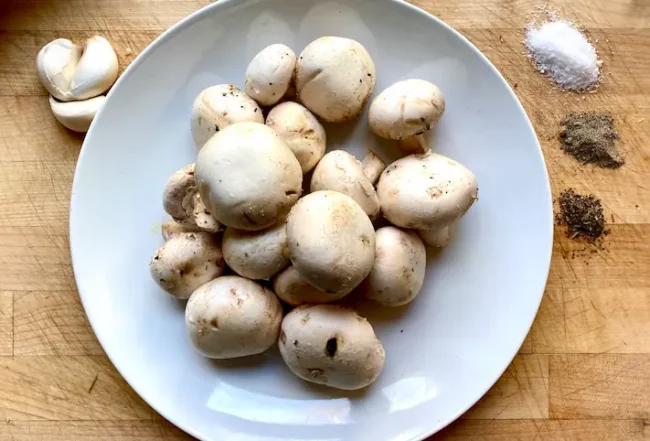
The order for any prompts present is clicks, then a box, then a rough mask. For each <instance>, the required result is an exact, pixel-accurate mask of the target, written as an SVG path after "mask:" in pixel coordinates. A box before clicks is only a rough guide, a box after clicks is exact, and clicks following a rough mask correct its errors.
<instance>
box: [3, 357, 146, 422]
mask: <svg viewBox="0 0 650 441" xmlns="http://www.w3.org/2000/svg"><path fill="white" fill-rule="evenodd" d="M0 371H1V372H2V375H1V376H0V420H3V419H7V418H9V419H10V420H12V421H15V420H151V419H157V418H159V417H158V416H157V414H156V413H155V412H154V411H153V410H151V409H150V408H149V407H148V406H147V405H146V404H145V403H144V402H143V401H142V399H140V397H138V396H137V394H136V393H135V392H134V391H133V390H132V389H130V388H129V387H128V386H127V385H126V383H125V382H124V380H123V379H122V377H121V376H120V374H119V373H118V372H117V371H116V370H115V368H113V366H112V365H111V363H110V362H109V361H108V359H107V358H106V357H105V356H89V355H87V356H83V357H66V356H61V357H57V356H40V357H19V356H15V357H0ZM18 392H19V393H18Z"/></svg>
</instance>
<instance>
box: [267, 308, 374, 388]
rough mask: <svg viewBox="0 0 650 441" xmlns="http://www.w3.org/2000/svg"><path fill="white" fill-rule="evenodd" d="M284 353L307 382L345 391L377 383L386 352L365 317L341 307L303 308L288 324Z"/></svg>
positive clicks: (285, 323) (289, 317)
mask: <svg viewBox="0 0 650 441" xmlns="http://www.w3.org/2000/svg"><path fill="white" fill-rule="evenodd" d="M278 346H279V347H280V354H281V355H282V358H283V359H284V361H285V363H286V364H287V366H289V369H291V372H293V373H294V374H296V375H297V376H298V377H300V378H302V379H303V380H306V381H310V382H312V383H318V384H323V385H325V386H329V387H334V388H337V389H344V390H355V389H361V388H363V387H366V386H368V385H369V384H371V383H372V382H374V381H375V380H376V379H377V377H378V376H379V374H380V373H381V370H382V368H383V367H384V360H385V357H386V355H385V352H384V347H383V346H382V344H381V342H380V341H379V340H378V339H377V336H376V335H375V331H374V330H373V329H372V326H371V325H370V323H368V320H366V319H365V318H363V317H361V316H359V315H357V314H356V313H355V312H354V311H353V310H351V309H347V308H343V307H341V306H337V305H303V306H299V307H297V308H296V309H294V310H293V311H291V312H290V313H289V314H287V316H286V317H285V318H284V320H283V321H282V327H281V330H280V339H279V342H278Z"/></svg>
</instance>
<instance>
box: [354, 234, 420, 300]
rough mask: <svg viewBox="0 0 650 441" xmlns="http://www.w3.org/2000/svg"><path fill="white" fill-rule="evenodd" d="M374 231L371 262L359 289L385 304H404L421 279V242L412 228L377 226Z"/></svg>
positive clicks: (414, 291)
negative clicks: (375, 242)
mask: <svg viewBox="0 0 650 441" xmlns="http://www.w3.org/2000/svg"><path fill="white" fill-rule="evenodd" d="M376 235H377V239H376V241H377V246H376V252H375V263H374V265H373V266H372V271H370V274H369V275H368V277H367V278H366V280H364V281H363V283H362V285H361V288H362V291H363V292H364V294H365V295H366V297H368V298H369V299H373V300H375V301H376V302H378V303H381V304H382V305H385V306H401V305H405V304H407V303H409V302H410V301H411V300H413V299H414V298H415V296H417V295H418V293H419V292H420V288H422V283H424V272H425V270H426V263H427V262H426V259H427V258H426V250H425V248H424V244H423V243H422V240H421V239H420V238H419V237H418V236H417V234H415V233H414V232H412V231H404V230H400V229H399V228H396V227H390V226H389V227H383V228H380V229H378V230H377V233H376Z"/></svg>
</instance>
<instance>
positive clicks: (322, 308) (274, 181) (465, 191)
mask: <svg viewBox="0 0 650 441" xmlns="http://www.w3.org/2000/svg"><path fill="white" fill-rule="evenodd" d="M375 78H376V72H375V65H374V63H373V61H372V59H371V57H370V55H369V54H368V52H367V51H366V49H365V48H364V47H363V46H362V45H361V44H359V43H358V42H356V41H353V40H350V39H347V38H339V37H323V38H319V39H317V40H316V41H314V42H312V43H311V44H309V45H308V46H307V47H306V48H305V49H304V50H303V52H302V53H301V54H300V56H299V57H297V58H296V56H295V54H294V52H293V51H292V50H291V49H290V48H288V47H287V46H284V45H282V44H274V45H272V46H269V47H267V48H265V49H264V50H262V51H261V52H260V53H259V54H257V55H256V56H255V58H254V59H253V60H252V61H251V63H250V65H249V66H248V69H247V70H246V76H245V89H244V90H243V91H242V90H240V89H238V88H237V87H236V86H234V85H231V84H220V85H216V86H212V87H209V88H207V89H205V90H204V91H203V92H201V93H200V94H199V96H198V97H197V98H196V100H195V101H194V105H193V108H192V116H191V130H192V135H193V138H194V141H195V143H196V145H197V147H198V149H199V153H198V158H197V160H196V164H191V165H188V166H186V167H184V168H183V169H181V170H179V171H177V172H176V173H174V174H173V175H172V176H171V177H170V178H169V180H168V182H167V184H166V187H165V189H164V193H163V206H164V209H165V211H166V212H167V213H168V214H169V215H170V216H171V217H172V219H171V220H170V221H167V222H166V223H165V224H164V225H163V228H162V232H163V237H164V239H165V240H166V242H165V244H164V245H162V246H161V247H160V248H159V249H158V250H157V251H156V253H155V255H154V257H153V259H152V260H151V264H150V270H151V275H152V277H153V279H154V280H155V281H156V282H157V283H158V284H159V285H160V286H161V287H162V288H163V289H164V290H165V291H167V292H168V293H169V294H171V295H173V296H175V297H177V298H179V299H188V298H189V301H188V302H187V306H186V310H185V324H186V330H187V333H188V334H189V337H190V340H191V342H192V343H193V345H194V347H195V348H196V349H197V350H198V351H199V352H200V353H201V354H203V355H205V356H206V357H210V358H215V359H227V358H234V357H243V356H247V355H252V354H258V353H261V352H263V351H266V350H267V349H269V348H270V347H271V346H272V345H274V344H275V343H276V342H277V344H278V346H279V349H280V354H281V355H282V358H283V359H284V361H285V362H286V364H287V366H288V367H289V369H290V370H291V371H292V372H293V373H294V374H296V375H297V376H298V377H300V378H302V379H304V380H307V381H310V382H314V383H319V384H323V385H327V386H330V387H334V388H339V389H349V390H352V389H360V388H363V387H365V386H367V385H369V384H370V383H372V382H373V381H374V380H375V379H376V378H377V377H378V375H379V373H380V372H381V370H382V367H383V365H384V358H385V353H384V348H383V346H382V344H381V342H380V341H379V340H378V339H377V337H376V335H375V332H374V331H373V328H372V326H371V325H370V323H369V322H368V321H367V320H366V319H365V318H363V317H361V316H359V315H358V314H357V313H356V312H355V311H354V310H353V309H350V308H349V307H345V306H340V305H336V304H330V303H332V302H335V301H337V300H339V299H341V298H343V297H345V296H347V295H349V294H350V293H353V292H355V294H354V295H364V296H366V297H367V298H369V299H372V300H373V301H375V302H378V303H380V304H382V305H385V306H392V307H394V306H401V305H405V304H407V303H409V302H411V301H413V299H415V297H416V296H417V295H418V293H419V291H420V289H421V288H422V284H423V281H424V275H425V270H426V251H425V243H426V244H428V245H430V246H432V247H442V246H445V245H446V244H447V243H448V241H449V238H450V230H452V229H453V226H454V224H455V223H456V222H457V221H458V219H459V218H460V217H461V216H463V215H464V214H465V213H466V212H467V210H468V209H469V208H470V207H471V205H472V204H473V203H474V201H476V199H477V192H478V188H477V182H476V177H475V176H474V174H472V172H471V171H469V170H468V169H467V168H465V167H463V166H462V165H461V164H459V163H458V162H456V161H454V160H452V159H450V158H447V157H445V156H442V155H439V154H436V153H432V152H431V151H430V149H429V147H428V146H427V142H426V140H425V135H426V132H427V131H428V130H430V129H431V128H432V127H434V126H435V125H436V123H437V122H438V120H439V119H440V117H441V116H442V114H443V112H444V108H445V102H444V98H443V95H442V93H441V92H440V90H439V89H438V87H436V86H435V85H434V84H431V83H430V82H428V81H425V80H419V79H411V80H406V81H400V82H398V83H395V84H393V85H392V86H390V87H389V88H387V89H386V90H384V91H383V92H381V93H380V94H378V95H377V96H376V98H374V100H373V101H372V103H371V104H370V109H369V124H370V130H371V131H372V132H373V133H375V134H376V135H378V136H380V137H382V138H387V139H392V140H396V141H399V142H400V145H401V147H402V149H403V150H404V152H405V155H406V156H404V157H403V158H401V159H399V160H397V161H395V162H393V163H392V164H390V165H389V166H388V167H386V166H385V164H384V162H383V161H382V160H381V159H380V158H379V157H378V156H377V155H375V154H374V153H373V152H369V153H368V155H367V156H366V157H365V158H363V160H362V161H359V160H357V159H356V158H355V157H354V156H352V155H350V154H349V153H347V152H345V151H342V150H334V151H331V152H329V153H327V154H325V152H326V134H325V130H324V128H323V126H322V125H321V123H320V122H319V121H320V120H322V121H327V122H329V123H337V122H344V121H348V120H350V119H352V118H355V117H357V116H358V115H359V114H360V113H361V112H362V111H363V109H364V107H365V105H366V103H367V102H368V101H369V99H370V97H371V95H372V93H373V90H374V87H375ZM265 114H266V115H267V116H266V119H265V118H264V115H265ZM310 172H311V181H310V185H309V186H305V187H303V180H304V177H305V176H309V175H308V174H307V173H310ZM308 179H309V178H308ZM307 187H308V188H309V190H310V192H309V194H307V195H303V188H307ZM382 216H383V218H385V219H386V220H387V221H388V222H390V224H392V225H390V226H384V227H381V228H379V229H377V230H376V231H375V226H374V225H373V221H376V220H378V219H379V218H380V217H382ZM222 231H223V233H222ZM281 302H282V303H284V305H285V308H283V306H282V303H281ZM292 307H295V308H294V309H293V310H291V311H290V312H289V313H287V314H286V316H284V318H283V310H285V309H286V310H289V309H290V308H292Z"/></svg>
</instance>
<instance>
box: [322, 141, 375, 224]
mask: <svg viewBox="0 0 650 441" xmlns="http://www.w3.org/2000/svg"><path fill="white" fill-rule="evenodd" d="M375 158H376V159H379V158H377V157H376V156H375ZM367 170H368V169H367ZM374 171H377V169H373V172H374ZM375 176H377V175H376V174H375ZM375 176H371V178H373V179H376V178H375ZM310 189H311V191H312V192H314V191H319V190H332V191H338V192H339V193H343V194H345V195H347V196H350V197H351V198H352V199H354V201H355V202H356V203H357V204H359V205H360V206H361V208H363V211H365V212H366V214H367V215H368V216H369V217H370V219H375V218H376V217H377V215H378V214H379V199H378V198H377V193H376V192H375V187H374V186H373V184H372V182H371V181H370V179H368V177H367V176H366V175H365V174H364V173H363V167H362V165H361V162H359V161H358V160H357V159H356V158H355V157H354V156H352V155H351V154H349V153H348V152H346V151H345V150H334V151H331V152H329V153H328V154H326V155H325V156H323V159H321V160H320V162H319V163H318V165H317V166H316V169H315V170H314V174H313V176H312V178H311V187H310Z"/></svg>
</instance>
